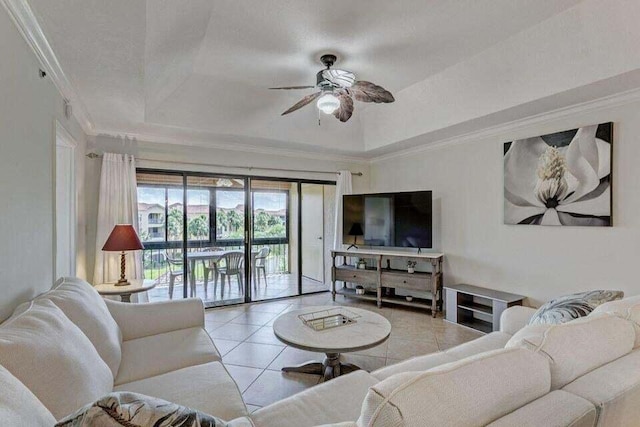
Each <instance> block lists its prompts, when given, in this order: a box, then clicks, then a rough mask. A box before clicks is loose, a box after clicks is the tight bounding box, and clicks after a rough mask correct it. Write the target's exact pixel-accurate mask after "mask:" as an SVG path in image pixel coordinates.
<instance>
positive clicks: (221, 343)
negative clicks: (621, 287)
mask: <svg viewBox="0 0 640 427" xmlns="http://www.w3.org/2000/svg"><path fill="white" fill-rule="evenodd" d="M241 342H242V341H232V340H221V339H214V340H213V343H214V344H215V346H216V348H217V349H218V351H219V352H220V355H221V356H224V355H225V354H227V353H229V352H230V351H231V350H233V349H234V348H236V347H237V346H239V345H240V343H241Z"/></svg>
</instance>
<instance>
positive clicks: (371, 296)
mask: <svg viewBox="0 0 640 427" xmlns="http://www.w3.org/2000/svg"><path fill="white" fill-rule="evenodd" d="M331 257H332V259H333V264H332V268H331V294H332V296H333V300H334V301H335V300H336V295H344V296H348V297H352V298H360V299H364V300H369V301H376V302H377V304H378V307H382V304H383V303H389V304H400V305H406V306H411V307H418V308H426V309H428V310H430V311H431V315H432V316H433V317H436V314H437V313H438V311H442V260H443V258H444V254H441V253H429V252H425V253H416V252H402V251H390V250H375V249H352V250H348V251H347V250H332V251H331ZM340 257H342V263H339V259H340ZM348 257H358V258H365V259H370V260H374V261H375V267H373V266H369V264H368V267H367V268H366V269H359V268H357V267H354V266H352V265H348V264H347V263H346V258H348ZM336 259H338V262H336ZM392 260H401V261H402V262H403V265H405V266H406V263H407V261H426V262H428V263H429V264H430V265H431V271H415V272H414V273H409V272H408V271H407V269H406V267H405V268H404V269H392V268H391V261H392ZM383 264H384V267H383ZM338 281H340V282H343V285H342V288H340V289H338V288H337V287H336V282H338ZM347 283H355V284H358V285H363V286H365V289H366V292H365V293H364V294H362V295H359V294H357V293H356V290H355V289H351V288H347V286H346V284H347ZM366 286H368V287H369V289H367V288H366ZM371 287H375V291H372V290H370V288H371ZM396 289H406V290H413V291H421V292H430V293H431V298H430V299H429V298H416V297H413V299H412V300H411V301H408V300H407V298H406V296H401V295H396V294H395V290H396Z"/></svg>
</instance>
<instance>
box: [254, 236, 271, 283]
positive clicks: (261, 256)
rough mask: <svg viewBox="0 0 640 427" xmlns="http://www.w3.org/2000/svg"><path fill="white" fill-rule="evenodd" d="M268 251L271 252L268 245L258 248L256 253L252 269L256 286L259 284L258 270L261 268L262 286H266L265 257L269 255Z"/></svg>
mask: <svg viewBox="0 0 640 427" xmlns="http://www.w3.org/2000/svg"><path fill="white" fill-rule="evenodd" d="M269 252H271V248H269V246H265V247H264V248H262V249H260V252H258V255H256V257H255V258H254V259H255V265H254V271H255V275H256V281H257V283H258V286H260V271H261V270H262V276H263V277H264V287H265V288H266V287H267V257H268V256H269Z"/></svg>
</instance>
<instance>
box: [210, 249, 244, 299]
mask: <svg viewBox="0 0 640 427" xmlns="http://www.w3.org/2000/svg"><path fill="white" fill-rule="evenodd" d="M221 261H222V262H223V263H224V266H219V267H218V273H219V274H220V284H221V288H220V296H221V297H223V296H224V279H225V278H226V279H227V283H228V284H229V287H231V276H236V278H237V280H238V292H239V293H240V294H242V293H243V289H244V278H243V276H244V267H243V265H244V252H242V251H229V252H227V253H226V254H224V256H223V257H222V258H221ZM215 292H216V284H215V283H214V285H213V293H214V294H215Z"/></svg>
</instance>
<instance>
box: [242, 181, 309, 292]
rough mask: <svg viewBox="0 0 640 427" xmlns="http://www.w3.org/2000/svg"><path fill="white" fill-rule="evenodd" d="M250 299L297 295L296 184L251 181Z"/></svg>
mask: <svg viewBox="0 0 640 427" xmlns="http://www.w3.org/2000/svg"><path fill="white" fill-rule="evenodd" d="M251 206H252V211H251V224H252V230H251V268H250V276H251V281H250V283H251V286H252V287H251V300H252V301H258V300H266V299H272V298H281V297H286V296H292V295H298V293H299V286H298V255H297V251H298V249H297V248H298V245H297V241H298V225H297V224H298V217H297V212H298V184H297V183H296V182H290V181H275V180H273V181H271V180H258V179H252V180H251Z"/></svg>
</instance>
